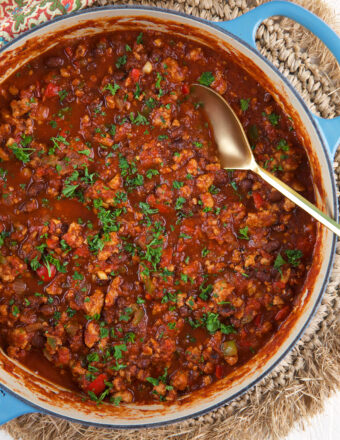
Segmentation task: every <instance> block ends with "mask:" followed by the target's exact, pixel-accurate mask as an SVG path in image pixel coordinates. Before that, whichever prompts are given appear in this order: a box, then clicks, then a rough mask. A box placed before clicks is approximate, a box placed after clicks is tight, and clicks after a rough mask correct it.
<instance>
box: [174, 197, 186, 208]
mask: <svg viewBox="0 0 340 440" xmlns="http://www.w3.org/2000/svg"><path fill="white" fill-rule="evenodd" d="M185 202H186V199H185V198H184V197H178V199H177V200H176V203H175V209H176V210H179V209H182V208H183V205H184V203H185Z"/></svg>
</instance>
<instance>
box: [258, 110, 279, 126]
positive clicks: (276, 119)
mask: <svg viewBox="0 0 340 440" xmlns="http://www.w3.org/2000/svg"><path fill="white" fill-rule="evenodd" d="M262 115H263V116H265V117H266V118H267V119H268V121H269V122H270V123H271V124H272V125H274V126H276V125H278V123H279V120H280V115H277V114H276V113H270V114H267V113H265V112H263V113H262Z"/></svg>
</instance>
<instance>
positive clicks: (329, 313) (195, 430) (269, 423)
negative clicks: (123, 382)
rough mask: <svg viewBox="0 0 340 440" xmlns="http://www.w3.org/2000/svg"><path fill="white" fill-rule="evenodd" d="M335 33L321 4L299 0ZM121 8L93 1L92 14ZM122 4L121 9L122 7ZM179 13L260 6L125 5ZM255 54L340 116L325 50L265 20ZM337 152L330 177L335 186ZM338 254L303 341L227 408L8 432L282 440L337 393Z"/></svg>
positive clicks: (222, 14) (232, 0) (53, 421)
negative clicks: (142, 426) (163, 419)
mask: <svg viewBox="0 0 340 440" xmlns="http://www.w3.org/2000/svg"><path fill="white" fill-rule="evenodd" d="M296 2H297V3H300V4H302V5H303V6H305V7H307V8H308V9H310V10H312V11H313V12H315V13H317V14H318V15H319V16H320V17H321V18H323V19H324V20H325V21H326V22H328V23H329V24H330V25H333V27H335V21H334V20H335V17H334V15H333V14H332V13H331V11H330V10H329V9H327V7H326V6H325V5H324V4H323V3H322V1H321V0H299V1H296ZM110 3H114V4H120V3H122V2H121V1H115V0H111V1H107V0H97V1H94V6H98V5H106V4H110ZM125 3H126V2H125ZM128 3H129V4H143V5H150V4H151V5H155V6H161V7H166V8H169V9H175V10H180V11H183V12H186V13H189V14H193V15H197V16H200V17H203V18H207V19H211V20H215V21H218V20H229V19H232V18H235V17H237V16H239V15H241V14H243V13H245V12H247V11H248V10H249V9H250V8H252V7H253V6H256V5H258V4H261V3H264V1H263V0H257V1H255V0H253V1H252V0H170V1H157V0H154V1H147V0H139V1H138V0H136V1H129V2H128ZM257 39H258V46H259V48H260V50H261V52H262V54H264V55H265V56H266V57H267V58H269V59H270V60H271V61H272V62H273V63H274V64H275V65H276V66H277V67H278V68H279V69H280V71H281V72H282V73H283V74H284V75H285V76H286V77H287V78H288V79H289V80H290V81H291V82H292V84H293V85H294V87H295V88H296V89H297V90H298V91H299V93H300V94H301V95H302V96H303V98H304V100H305V102H306V103H307V105H308V106H309V108H310V109H311V110H313V111H314V112H315V113H317V114H321V115H322V116H323V117H334V116H336V115H338V114H340V93H339V92H338V90H339V86H340V71H339V67H338V66H337V64H336V63H335V62H334V60H333V59H332V57H330V55H329V53H328V51H326V50H325V48H324V46H323V45H322V44H320V43H319V42H317V41H316V40H315V39H314V40H313V37H311V35H310V34H309V33H307V32H306V31H305V30H304V29H303V28H302V27H299V26H296V25H294V24H293V23H292V22H291V21H290V20H288V19H285V20H281V21H280V22H277V21H274V20H272V19H270V20H267V21H266V22H265V23H264V24H262V25H261V27H260V28H259V30H258V33H257ZM339 160H340V152H338V154H337V157H336V161H335V163H334V169H335V173H336V177H337V182H338V186H339V181H340V164H339V162H338V161H339ZM339 281H340V246H339V245H338V248H337V255H336V261H335V265H334V269H333V272H332V276H331V280H330V283H329V285H328V288H327V291H326V294H325V296H324V299H323V302H322V305H321V306H320V308H319V310H318V312H317V313H316V315H315V316H314V318H313V320H312V322H311V323H310V325H309V327H308V329H307V330H306V332H305V334H304V336H303V337H302V338H301V340H300V341H299V343H298V344H297V345H296V347H295V348H294V349H293V350H292V352H291V353H290V354H289V355H288V356H287V357H286V358H285V359H284V361H283V362H281V364H280V365H279V366H278V367H276V369H275V370H274V371H273V372H272V373H271V374H270V375H269V376H267V377H266V378H265V379H264V380H262V381H261V382H260V383H259V384H258V385H257V386H255V387H254V388H252V389H251V390H250V391H249V392H247V393H246V394H244V395H243V396H241V397H239V398H238V399H235V400H234V401H233V402H231V403H230V404H229V405H227V406H224V407H222V408H220V409H218V410H215V411H213V412H211V413H209V414H207V415H205V416H202V417H199V418H197V419H191V420H188V421H185V422H182V423H178V424H173V425H169V426H166V427H164V428H157V429H147V430H141V431H137V430H133V431H119V430H109V429H98V428H94V427H87V426H82V425H79V424H75V423H71V422H68V421H65V420H62V419H58V418H55V417H52V416H48V415H40V414H32V415H26V416H22V417H20V418H18V419H16V420H14V421H12V422H10V423H7V424H6V425H5V429H7V431H8V432H9V433H10V434H12V436H13V437H14V438H15V439H19V438H21V439H23V440H65V439H67V440H76V439H77V440H78V439H84V440H108V439H114V440H130V439H131V440H132V439H133V440H153V439H169V438H173V439H178V440H179V439H180V440H184V439H195V440H196V439H197V440H198V439H200V440H205V439H216V440H218V439H221V440H222V439H223V440H265V439H278V438H282V437H284V436H285V435H286V434H287V433H288V432H289V430H290V429H291V427H292V426H293V424H294V423H295V422H297V423H299V424H300V425H303V424H304V423H305V422H306V420H308V417H310V416H312V415H313V414H315V413H316V412H318V411H320V410H321V409H322V408H323V402H324V400H325V399H326V398H327V397H328V396H329V394H330V393H331V392H332V391H334V390H335V389H337V388H339V387H340V338H339V336H340V326H339V321H337V316H339V314H340V313H339V312H340V297H339Z"/></svg>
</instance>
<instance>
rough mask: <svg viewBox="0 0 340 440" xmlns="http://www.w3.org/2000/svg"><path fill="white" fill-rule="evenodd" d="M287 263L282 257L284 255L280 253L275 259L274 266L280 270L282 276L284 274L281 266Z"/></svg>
mask: <svg viewBox="0 0 340 440" xmlns="http://www.w3.org/2000/svg"><path fill="white" fill-rule="evenodd" d="M286 263H287V262H286V261H285V260H284V258H282V255H281V254H278V255H277V257H276V259H275V261H274V268H275V269H277V270H278V271H279V272H280V274H281V276H282V269H281V266H283V265H284V264H286Z"/></svg>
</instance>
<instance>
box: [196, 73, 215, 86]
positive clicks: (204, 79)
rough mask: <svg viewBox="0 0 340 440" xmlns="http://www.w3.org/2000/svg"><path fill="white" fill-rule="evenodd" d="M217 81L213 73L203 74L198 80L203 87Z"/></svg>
mask: <svg viewBox="0 0 340 440" xmlns="http://www.w3.org/2000/svg"><path fill="white" fill-rule="evenodd" d="M214 81H215V77H214V75H213V74H212V72H203V73H202V75H201V76H200V77H199V78H198V82H199V83H200V84H202V85H203V86H208V87H209V86H210V85H211V84H212V83H213V82H214Z"/></svg>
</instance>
